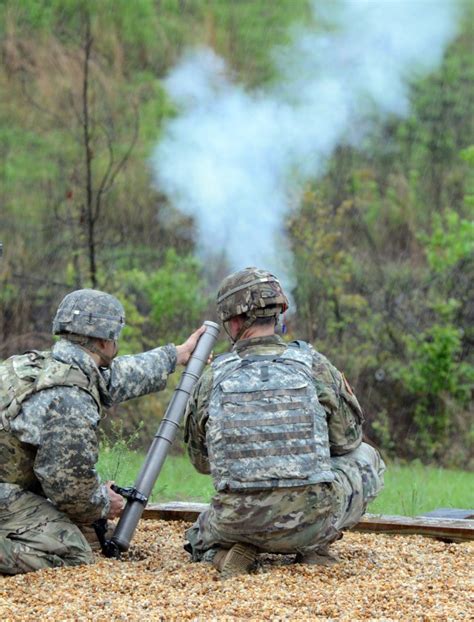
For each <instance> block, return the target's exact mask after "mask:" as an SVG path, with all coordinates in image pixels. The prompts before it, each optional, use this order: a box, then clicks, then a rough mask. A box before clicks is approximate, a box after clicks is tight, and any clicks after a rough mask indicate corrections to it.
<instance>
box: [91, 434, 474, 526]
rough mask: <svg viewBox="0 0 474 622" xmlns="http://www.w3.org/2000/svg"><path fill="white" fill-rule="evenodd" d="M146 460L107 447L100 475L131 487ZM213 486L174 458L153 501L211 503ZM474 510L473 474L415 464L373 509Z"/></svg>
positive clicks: (394, 468)
mask: <svg viewBox="0 0 474 622" xmlns="http://www.w3.org/2000/svg"><path fill="white" fill-rule="evenodd" d="M143 459H144V456H143V455H141V454H138V453H135V452H130V451H128V450H127V449H125V448H123V447H121V446H120V444H119V446H115V447H113V448H111V447H108V448H107V447H105V448H104V449H103V451H102V452H101V456H100V460H99V465H98V470H99V473H100V474H101V476H102V477H103V478H104V479H113V480H115V481H116V482H117V484H119V485H121V486H131V485H132V484H133V483H134V481H135V479H136V477H137V475H138V472H139V470H140V467H141V465H142V463H143ZM213 490H214V489H213V486H212V480H211V478H210V476H208V475H201V474H200V473H197V472H196V471H195V470H194V468H193V466H192V465H191V463H190V462H189V460H188V459H187V457H186V456H169V457H168V458H167V459H166V462H165V464H164V466H163V469H162V471H161V473H160V476H159V478H158V481H157V483H156V485H155V488H154V489H153V493H152V497H151V498H152V501H154V502H163V501H173V500H174V501H183V500H189V501H202V502H207V501H209V500H210V498H211V496H212V493H213ZM441 507H446V508H469V509H472V508H474V473H468V472H465V471H450V470H447V469H441V468H437V467H428V466H424V465H423V464H421V463H419V462H413V463H411V464H396V463H394V464H389V465H388V467H387V472H386V474H385V488H384V490H383V492H382V493H381V494H380V496H379V497H378V498H377V499H376V500H375V501H374V502H373V503H372V504H371V505H370V506H369V508H368V511H369V512H371V513H373V514H379V513H380V514H401V515H405V516H416V515H418V514H422V513H424V512H429V511H430V510H434V509H436V508H441Z"/></svg>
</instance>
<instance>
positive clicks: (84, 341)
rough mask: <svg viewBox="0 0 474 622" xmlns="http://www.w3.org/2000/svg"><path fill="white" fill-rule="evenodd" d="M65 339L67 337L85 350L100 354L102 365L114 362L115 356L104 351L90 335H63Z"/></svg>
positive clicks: (105, 365) (108, 365) (106, 365)
mask: <svg viewBox="0 0 474 622" xmlns="http://www.w3.org/2000/svg"><path fill="white" fill-rule="evenodd" d="M61 336H62V337H63V338H64V339H67V341H71V342H72V343H74V344H75V345H76V346H79V347H80V348H82V350H85V351H86V352H93V353H94V354H97V355H98V356H100V363H101V364H100V365H99V366H100V367H110V365H111V364H112V361H113V360H114V358H115V357H114V356H109V355H108V354H105V352H102V350H100V349H99V348H98V347H97V346H96V345H95V344H94V343H93V341H92V339H91V338H90V337H82V336H80V335H61Z"/></svg>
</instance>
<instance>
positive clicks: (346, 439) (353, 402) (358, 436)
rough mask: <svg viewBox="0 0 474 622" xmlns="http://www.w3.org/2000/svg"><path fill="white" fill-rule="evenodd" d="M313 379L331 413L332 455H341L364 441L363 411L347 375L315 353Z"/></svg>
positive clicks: (324, 405)
mask: <svg viewBox="0 0 474 622" xmlns="http://www.w3.org/2000/svg"><path fill="white" fill-rule="evenodd" d="M313 376H314V378H315V382H316V390H317V392H318V398H319V401H320V403H321V405H322V406H323V408H324V410H325V411H326V413H327V417H328V429H329V446H330V450H331V455H334V456H340V455H343V454H346V453H348V452H349V451H352V450H353V449H356V448H357V447H358V446H359V445H360V443H361V442H362V423H363V421H364V417H363V413H362V409H361V407H360V405H359V402H358V400H357V398H356V396H355V395H354V393H353V392H352V389H351V387H350V385H349V383H348V382H347V380H346V379H345V377H344V375H343V374H341V372H340V371H339V370H338V369H336V367H334V365H332V364H331V363H330V362H329V361H328V359H327V358H326V357H324V356H323V355H321V354H319V353H318V352H316V351H314V355H313Z"/></svg>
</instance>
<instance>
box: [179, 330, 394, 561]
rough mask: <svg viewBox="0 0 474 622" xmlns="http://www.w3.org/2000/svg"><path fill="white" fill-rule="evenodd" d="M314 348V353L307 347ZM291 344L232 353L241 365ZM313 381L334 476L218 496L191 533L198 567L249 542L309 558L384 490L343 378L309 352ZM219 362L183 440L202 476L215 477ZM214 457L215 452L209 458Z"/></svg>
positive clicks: (268, 343) (191, 408)
mask: <svg viewBox="0 0 474 622" xmlns="http://www.w3.org/2000/svg"><path fill="white" fill-rule="evenodd" d="M309 347H310V348H311V346H309ZM286 348H287V344H285V343H284V342H283V340H282V339H281V338H280V337H278V336H277V335H273V336H267V337H258V338H252V339H246V340H240V341H238V342H237V343H236V344H235V346H234V351H235V352H236V353H237V354H238V355H239V356H240V357H242V358H243V359H245V357H248V356H253V355H281V354H282V353H283V352H284V351H285V350H286ZM311 354H312V375H313V382H314V386H315V388H316V391H317V395H318V398H319V402H320V404H321V405H322V407H323V408H324V411H325V415H326V418H327V430H328V441H329V448H330V453H331V456H332V457H331V460H330V462H331V467H332V473H331V474H330V475H329V476H327V477H326V480H327V481H320V482H319V483H314V484H311V485H301V486H291V487H287V488H284V487H276V488H270V489H265V490H253V491H246V490H243V491H236V492H233V491H229V490H220V491H218V492H217V494H216V495H215V496H214V497H213V499H212V502H211V505H210V508H209V510H207V511H205V512H203V513H202V514H201V515H200V516H199V518H198V521H197V522H196V524H195V525H194V526H193V527H192V528H191V529H189V530H188V531H187V534H186V536H187V539H188V541H189V545H188V550H189V551H190V552H191V553H192V556H193V559H194V561H199V560H201V559H204V560H211V559H212V558H213V555H214V554H215V552H216V550H217V548H219V547H221V548H230V547H231V546H232V545H233V544H235V543H236V542H244V543H248V544H250V545H253V546H256V547H258V549H259V550H261V551H266V552H272V553H303V554H305V553H308V552H311V551H313V550H318V549H320V548H321V547H323V546H324V545H326V544H328V543H330V542H331V541H333V540H334V539H335V538H336V537H337V536H338V534H339V532H340V531H341V530H342V529H344V528H347V527H351V526H353V525H354V524H355V523H357V522H358V520H359V519H360V516H361V515H362V514H363V513H364V511H365V508H366V506H367V503H368V502H369V501H370V500H372V499H373V498H375V496H376V495H377V493H378V492H379V491H380V489H381V487H382V483H383V470H384V465H383V462H382V461H381V459H380V456H379V455H378V453H377V452H376V451H375V450H374V449H373V448H372V447H370V446H369V445H367V444H366V443H362V422H363V417H362V411H361V408H360V406H359V403H358V401H357V399H356V397H355V396H354V394H353V393H352V391H351V389H350V387H349V385H348V383H347V381H346V380H345V379H344V376H343V375H342V374H341V373H340V372H339V371H338V370H337V369H336V368H335V367H334V366H333V365H332V364H331V363H330V362H329V361H328V360H327V358H326V357H324V356H323V355H322V354H320V353H318V352H317V351H316V350H314V349H313V348H311ZM219 365H220V362H219V359H217V360H216V361H215V362H214V364H213V365H212V367H211V368H209V369H208V370H207V371H206V372H205V374H204V375H203V376H202V377H201V379H200V381H199V382H198V385H197V387H196V389H195V391H194V394H193V396H192V398H191V400H190V402H189V404H188V410H187V414H186V421H185V440H186V441H187V443H188V453H189V456H190V458H191V461H192V462H193V464H194V466H195V467H196V469H197V470H198V471H199V472H201V473H211V464H210V460H209V453H211V454H213V453H214V452H213V451H212V448H210V447H209V444H210V443H212V442H215V440H213V439H212V438H210V437H209V429H208V426H209V404H210V400H211V395H212V390H213V384H214V377H215V374H216V371H217V370H218V368H219ZM210 450H211V451H210Z"/></svg>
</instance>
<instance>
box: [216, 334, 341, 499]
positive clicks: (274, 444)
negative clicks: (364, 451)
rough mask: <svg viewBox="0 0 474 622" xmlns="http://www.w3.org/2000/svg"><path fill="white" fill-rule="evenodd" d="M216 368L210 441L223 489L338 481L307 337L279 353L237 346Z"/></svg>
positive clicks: (218, 481)
mask: <svg viewBox="0 0 474 622" xmlns="http://www.w3.org/2000/svg"><path fill="white" fill-rule="evenodd" d="M213 368H214V383H213V388H212V392H211V397H210V402H209V419H208V423H207V446H208V452H209V460H210V464H211V474H212V477H213V479H214V485H215V487H216V489H217V490H218V491H223V490H227V491H241V490H262V489H266V488H280V487H290V486H306V485H308V484H314V483H317V482H330V481H333V479H334V475H333V473H332V471H331V465H330V452H329V438H328V428H327V422H326V413H325V411H324V409H323V407H322V406H321V404H320V403H319V400H318V396H317V393H316V389H315V386H314V380H313V377H312V373H311V370H312V353H311V350H310V349H309V347H308V346H307V344H305V343H304V342H294V343H292V344H289V346H288V348H287V349H286V350H285V351H284V352H283V353H282V354H280V355H270V356H267V355H249V356H247V357H245V358H241V357H239V356H238V354H236V353H234V352H232V353H229V354H227V355H224V356H222V357H219V359H217V360H216V361H215V362H214V363H213Z"/></svg>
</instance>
